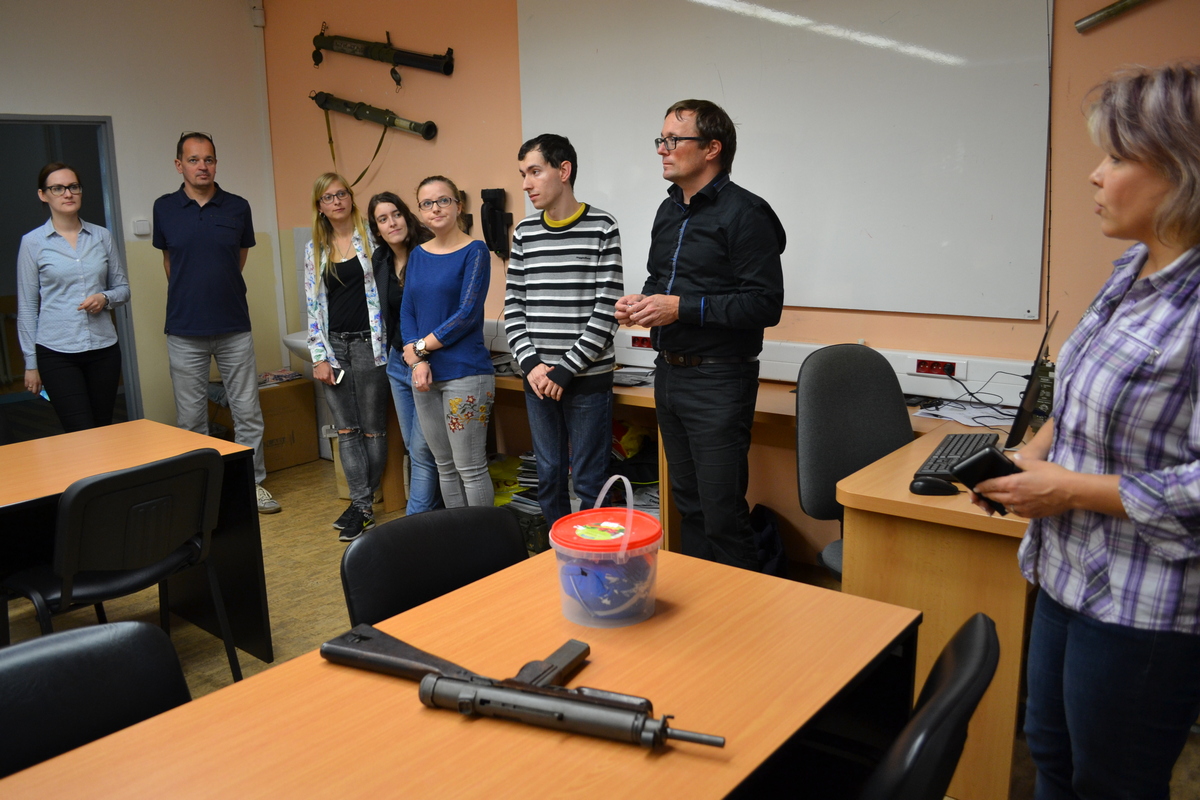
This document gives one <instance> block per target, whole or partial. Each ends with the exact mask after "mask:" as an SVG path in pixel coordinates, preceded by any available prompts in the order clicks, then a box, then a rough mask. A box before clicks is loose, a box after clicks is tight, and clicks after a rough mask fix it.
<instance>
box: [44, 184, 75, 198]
mask: <svg viewBox="0 0 1200 800" xmlns="http://www.w3.org/2000/svg"><path fill="white" fill-rule="evenodd" d="M45 190H46V191H47V192H49V193H50V194H52V195H54V196H55V197H62V194H63V192H70V193H71V194H79V193H80V192H82V191H83V187H82V186H80V185H79V184H78V183H72V184H68V185H66V186H63V185H62V184H61V183H56V184H54V185H53V186H47V187H46V189H45Z"/></svg>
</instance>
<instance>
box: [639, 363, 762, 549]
mask: <svg viewBox="0 0 1200 800" xmlns="http://www.w3.org/2000/svg"><path fill="white" fill-rule="evenodd" d="M757 399H758V362H757V361H751V362H749V363H735V364H701V365H700V366H697V367H673V366H671V365H669V364H667V363H666V362H665V361H663V360H662V358H659V359H658V360H657V361H656V362H655V371H654V404H655V407H656V409H657V412H658V429H659V432H660V434H661V436H662V445H663V450H664V451H665V452H666V455H667V464H668V465H669V467H670V471H671V495H672V497H674V499H675V507H676V508H678V509H679V514H680V518H681V525H680V533H681V534H682V536H681V538H682V543H683V552H684V553H685V554H686V555H689V556H695V557H697V558H703V559H707V560H708V561H716V562H719V563H722V564H730V565H732V566H735V567H742V568H743V569H751V570H755V571H758V570H760V569H761V565H760V564H759V563H758V551H757V549H756V548H755V546H754V533H753V531H752V530H751V528H750V509H749V508H748V507H747V505H746V487H747V485H748V483H749V473H750V465H749V459H748V454H749V452H750V426H751V425H753V424H754V403H755V401H756V400H757Z"/></svg>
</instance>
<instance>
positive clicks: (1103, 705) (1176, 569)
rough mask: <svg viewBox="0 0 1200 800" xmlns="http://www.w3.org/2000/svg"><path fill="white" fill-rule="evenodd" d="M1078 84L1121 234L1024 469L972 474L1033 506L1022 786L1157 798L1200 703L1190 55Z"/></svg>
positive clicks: (1198, 364) (1198, 83)
mask: <svg viewBox="0 0 1200 800" xmlns="http://www.w3.org/2000/svg"><path fill="white" fill-rule="evenodd" d="M1093 97H1094V100H1093V102H1092V105H1091V107H1090V109H1089V112H1088V122H1089V126H1090V129H1091V132H1092V137H1093V139H1095V141H1096V143H1097V144H1098V145H1099V146H1100V147H1101V148H1102V149H1103V150H1104V152H1105V154H1106V155H1105V158H1104V160H1103V161H1102V162H1100V166H1098V167H1097V168H1096V170H1095V172H1093V173H1092V175H1091V182H1092V183H1093V184H1094V185H1095V187H1096V194H1095V201H1096V209H1095V210H1096V214H1097V215H1098V216H1099V217H1100V231H1101V232H1102V233H1103V234H1104V235H1105V236H1109V237H1112V238H1116V239H1129V240H1133V241H1134V242H1136V244H1134V245H1133V247H1131V248H1130V249H1129V250H1128V251H1127V252H1126V253H1125V255H1123V256H1122V257H1121V258H1120V259H1118V260H1117V261H1116V262H1115V269H1114V270H1113V272H1112V275H1111V276H1110V277H1109V279H1108V282H1107V283H1105V284H1104V287H1103V288H1102V289H1101V290H1100V294H1099V295H1098V296H1097V297H1096V299H1095V301H1093V303H1092V305H1091V306H1090V307H1089V308H1088V309H1087V311H1086V312H1085V313H1084V315H1083V319H1082V320H1081V321H1080V323H1079V326H1078V327H1077V328H1076V329H1075V331H1074V332H1073V333H1072V334H1071V336H1070V337H1069V338H1068V339H1067V341H1066V342H1065V343H1064V344H1063V347H1062V351H1061V352H1060V353H1059V361H1058V369H1057V378H1056V386H1055V396H1054V416H1053V419H1052V421H1051V423H1049V424H1047V425H1045V426H1044V427H1043V428H1042V429H1041V431H1039V433H1038V435H1037V436H1036V437H1034V439H1033V440H1032V441H1031V442H1030V443H1029V444H1028V445H1026V446H1025V447H1024V448H1023V449H1022V450H1021V452H1020V453H1019V454H1017V455H1016V456H1015V458H1014V460H1015V461H1016V463H1017V464H1018V465H1019V466H1020V467H1021V469H1022V470H1023V472H1021V473H1019V474H1017V475H1013V476H1009V477H1005V478H997V479H993V480H990V481H986V482H984V483H981V484H979V486H978V487H977V490H978V491H979V492H980V493H981V494H984V495H986V496H988V497H990V498H991V499H993V500H996V501H998V502H1000V503H1002V504H1004V505H1005V506H1007V507H1008V508H1009V509H1010V510H1011V511H1014V512H1016V513H1018V514H1021V515H1022V516H1025V517H1029V518H1030V519H1032V520H1033V521H1032V522H1031V523H1030V525H1029V531H1028V532H1027V533H1026V535H1025V539H1024V541H1023V542H1022V545H1021V550H1020V557H1019V558H1020V565H1021V570H1022V572H1023V573H1024V574H1025V577H1026V578H1027V579H1029V580H1030V581H1031V582H1032V583H1035V584H1036V585H1037V586H1038V587H1039V588H1040V589H1041V591H1040V592H1039V593H1038V598H1037V605H1036V609H1035V612H1034V621H1033V627H1032V631H1031V633H1030V641H1029V660H1028V688H1029V699H1028V705H1027V707H1026V715H1025V733H1026V736H1027V738H1028V742H1029V750H1030V753H1031V754H1032V755H1033V760H1034V763H1035V764H1036V765H1037V769H1038V775H1037V787H1036V790H1035V797H1036V798H1037V800H1058V799H1059V798H1166V797H1168V796H1169V793H1170V780H1171V770H1172V768H1173V766H1174V764H1175V761H1176V759H1177V758H1178V757H1179V753H1180V751H1181V750H1182V749H1183V746H1184V743H1185V742H1186V740H1187V737H1188V732H1189V730H1190V727H1191V724H1192V723H1193V722H1194V721H1195V720H1196V718H1197V714H1198V713H1200V412H1198V411H1197V404H1198V403H1200V247H1198V246H1197V245H1198V244H1200V64H1174V65H1170V66H1166V67H1162V68H1159V69H1144V68H1135V69H1128V70H1123V71H1121V72H1119V73H1117V74H1115V75H1114V76H1113V77H1112V78H1110V79H1109V80H1108V81H1106V82H1105V83H1103V84H1101V85H1100V86H1099V87H1097V88H1096V89H1095V90H1094V91H1093Z"/></svg>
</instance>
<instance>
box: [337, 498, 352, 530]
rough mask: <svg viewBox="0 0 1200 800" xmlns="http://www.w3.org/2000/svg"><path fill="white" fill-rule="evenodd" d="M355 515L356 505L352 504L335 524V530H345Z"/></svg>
mask: <svg viewBox="0 0 1200 800" xmlns="http://www.w3.org/2000/svg"><path fill="white" fill-rule="evenodd" d="M353 515H354V503H351V504H350V505H349V506H347V507H346V510H345V511H343V512H342V515H341V516H340V517H338V518H337V522H335V523H333V529H334V530H335V531H340V530H343V529H345V527H346V523H347V522H349V521H350V518H351V517H352V516H353Z"/></svg>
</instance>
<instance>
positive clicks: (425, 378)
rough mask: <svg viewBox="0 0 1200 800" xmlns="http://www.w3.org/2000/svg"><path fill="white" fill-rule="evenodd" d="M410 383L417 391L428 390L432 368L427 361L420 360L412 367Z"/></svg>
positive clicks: (430, 384)
mask: <svg viewBox="0 0 1200 800" xmlns="http://www.w3.org/2000/svg"><path fill="white" fill-rule="evenodd" d="M412 385H413V388H414V389H416V390H417V391H418V392H428V391H429V387H430V386H432V385H433V369H432V368H431V367H430V366H429V362H428V361H421V362H420V363H418V364H417V366H415V367H413V371H412Z"/></svg>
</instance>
